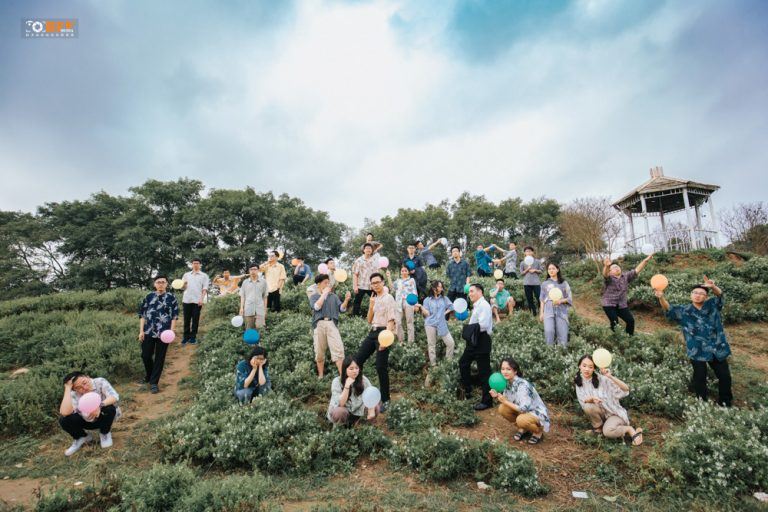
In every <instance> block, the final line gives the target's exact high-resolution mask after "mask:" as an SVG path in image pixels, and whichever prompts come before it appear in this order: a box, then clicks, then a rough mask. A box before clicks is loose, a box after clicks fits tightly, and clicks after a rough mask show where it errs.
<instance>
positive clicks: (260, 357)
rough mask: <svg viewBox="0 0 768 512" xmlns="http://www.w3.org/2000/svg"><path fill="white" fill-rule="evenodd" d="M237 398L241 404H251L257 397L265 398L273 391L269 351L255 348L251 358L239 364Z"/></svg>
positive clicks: (237, 368) (236, 386)
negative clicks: (268, 357)
mask: <svg viewBox="0 0 768 512" xmlns="http://www.w3.org/2000/svg"><path fill="white" fill-rule="evenodd" d="M235 370H236V376H235V397H236V398H237V399H238V400H239V401H240V403H241V404H245V403H248V402H251V401H252V400H253V397H254V395H255V396H264V395H266V394H267V393H268V392H270V391H271V390H272V383H271V382H270V380H269V369H268V368H267V351H266V350H264V348H263V347H254V349H253V350H252V351H251V356H250V357H249V358H248V359H247V360H246V359H243V360H241V361H240V362H238V363H237V367H236V369H235Z"/></svg>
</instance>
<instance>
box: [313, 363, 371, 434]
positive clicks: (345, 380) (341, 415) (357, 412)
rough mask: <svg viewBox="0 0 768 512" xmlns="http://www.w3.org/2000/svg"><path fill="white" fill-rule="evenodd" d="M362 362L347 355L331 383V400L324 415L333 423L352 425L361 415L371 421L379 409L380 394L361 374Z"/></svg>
mask: <svg viewBox="0 0 768 512" xmlns="http://www.w3.org/2000/svg"><path fill="white" fill-rule="evenodd" d="M362 366H363V363H358V362H357V361H355V360H354V359H353V358H351V357H349V356H347V357H346V358H344V363H343V364H342V367H341V375H340V376H339V377H335V378H334V379H333V382H332V383H331V400H330V403H329V404H328V412H327V413H326V417H327V418H328V421H330V422H331V423H333V424H334V425H354V424H355V423H357V422H358V421H359V420H360V419H362V418H363V415H366V409H367V411H368V413H367V415H366V419H367V420H368V421H372V420H373V419H375V418H376V415H377V414H378V413H379V412H380V411H381V405H380V403H379V402H380V400H381V394H380V393H379V391H378V390H377V389H376V388H375V387H373V386H372V385H371V381H369V380H368V377H365V376H364V375H363V371H362Z"/></svg>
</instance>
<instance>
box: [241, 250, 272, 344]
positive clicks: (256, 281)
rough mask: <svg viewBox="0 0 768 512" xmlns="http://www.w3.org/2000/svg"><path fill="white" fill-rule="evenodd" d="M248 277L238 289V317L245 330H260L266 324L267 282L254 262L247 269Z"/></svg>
mask: <svg viewBox="0 0 768 512" xmlns="http://www.w3.org/2000/svg"><path fill="white" fill-rule="evenodd" d="M248 276H249V277H248V279H246V280H245V281H244V282H243V286H241V287H240V315H241V316H242V317H244V319H245V328H246V329H261V328H262V327H264V326H265V325H266V323H267V306H266V302H267V296H268V295H269V292H268V291H267V280H266V279H264V278H263V277H262V276H261V273H260V272H259V266H258V265H257V264H256V263H255V262H254V263H252V264H251V266H250V267H249V268H248Z"/></svg>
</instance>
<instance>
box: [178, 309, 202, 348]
mask: <svg viewBox="0 0 768 512" xmlns="http://www.w3.org/2000/svg"><path fill="white" fill-rule="evenodd" d="M202 309H203V306H200V305H199V304H197V303H187V302H185V303H184V304H183V310H184V339H185V340H186V341H189V340H191V339H192V338H197V327H198V325H199V324H200V311H202Z"/></svg>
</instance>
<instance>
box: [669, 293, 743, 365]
mask: <svg viewBox="0 0 768 512" xmlns="http://www.w3.org/2000/svg"><path fill="white" fill-rule="evenodd" d="M722 309H723V296H722V295H721V296H719V297H712V298H710V299H707V301H706V302H704V304H703V305H702V306H701V309H697V308H696V306H694V305H693V304H686V305H685V306H681V305H675V306H670V307H669V311H667V318H668V319H669V320H672V321H673V322H677V323H679V324H680V327H682V330H683V336H685V345H686V348H687V351H688V358H689V359H691V360H693V361H712V360H713V359H716V360H718V361H723V360H725V358H727V357H728V356H729V355H731V347H730V345H728V340H727V339H725V329H723V319H722V317H721V316H720V310H722Z"/></svg>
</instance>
